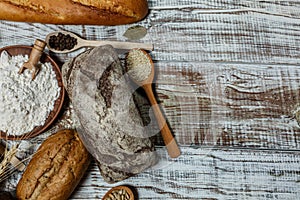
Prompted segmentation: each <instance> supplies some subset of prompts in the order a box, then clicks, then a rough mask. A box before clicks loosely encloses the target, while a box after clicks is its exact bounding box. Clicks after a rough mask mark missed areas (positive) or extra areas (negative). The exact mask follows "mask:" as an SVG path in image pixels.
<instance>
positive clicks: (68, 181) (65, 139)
mask: <svg viewBox="0 0 300 200" xmlns="http://www.w3.org/2000/svg"><path fill="white" fill-rule="evenodd" d="M89 163H90V155H89V153H88V152H87V150H86V149H85V147H84V146H83V144H82V142H81V140H80V139H79V137H78V135H77V133H76V132H75V131H73V130H63V131H60V132H58V133H56V134H54V135H52V136H50V137H49V138H47V139H46V140H45V141H44V142H43V143H42V145H41V146H40V147H39V149H38V150H37V152H36V154H34V156H33V157H32V159H31V161H30V162H29V164H28V166H27V168H26V170H25V172H24V174H23V175H22V178H21V179H20V181H19V183H18V185H17V198H18V199H20V200H25V199H26V200H49V199H51V200H67V199H68V197H69V196H70V195H71V193H72V192H73V190H74V189H75V187H76V186H77V184H78V183H79V181H80V179H81V178H82V176H83V174H84V172H85V171H86V169H87V167H88V165H89Z"/></svg>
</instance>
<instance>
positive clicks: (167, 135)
mask: <svg viewBox="0 0 300 200" xmlns="http://www.w3.org/2000/svg"><path fill="white" fill-rule="evenodd" d="M143 88H144V90H145V92H146V94H147V96H148V99H149V101H150V104H151V105H152V108H153V111H154V115H155V117H156V120H157V123H158V126H159V128H160V132H161V135H162V137H163V140H164V143H165V145H166V148H167V151H168V154H169V156H170V157H171V158H177V157H178V156H180V149H179V147H178V145H177V142H176V140H175V138H174V137H173V135H172V133H171V131H170V129H169V126H168V124H167V122H166V119H165V117H164V116H163V114H162V112H161V110H160V108H159V105H158V104H157V101H156V99H155V97H154V94H153V91H152V87H151V84H146V85H143Z"/></svg>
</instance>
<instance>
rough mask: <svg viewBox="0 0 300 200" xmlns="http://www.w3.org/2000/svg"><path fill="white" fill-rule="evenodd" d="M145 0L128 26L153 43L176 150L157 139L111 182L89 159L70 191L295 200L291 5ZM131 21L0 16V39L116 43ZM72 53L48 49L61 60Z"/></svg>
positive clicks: (299, 113) (298, 66)
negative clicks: (60, 34) (143, 157)
mask: <svg viewBox="0 0 300 200" xmlns="http://www.w3.org/2000/svg"><path fill="white" fill-rule="evenodd" d="M148 2H149V6H150V13H149V15H148V17H147V18H145V19H144V20H143V21H141V22H139V23H137V24H138V25H141V26H144V27H146V28H147V29H148V34H147V35H146V37H145V38H143V39H142V40H141V41H142V42H145V43H146V42H147V43H148V42H150V43H153V44H154V45H155V50H154V51H153V52H151V55H152V57H153V59H154V62H155V67H156V69H157V79H156V82H155V87H156V93H157V96H158V100H159V102H160V105H161V107H162V108H163V111H164V112H165V114H166V116H167V119H168V122H169V124H170V127H171V128H172V131H173V133H174V135H175V136H176V139H177V141H178V142H179V144H180V148H181V151H182V156H180V157H179V158H177V159H169V158H168V157H167V154H166V151H165V149H164V148H163V146H162V142H161V141H160V137H157V143H156V146H157V150H158V152H159V154H160V155H161V162H160V163H159V165H158V166H155V167H154V168H153V169H149V170H147V171H145V172H143V173H141V174H139V175H137V176H135V177H132V178H129V179H127V180H125V181H122V182H120V183H117V184H113V185H110V184H107V183H105V182H104V181H103V179H102V177H101V176H100V174H99V170H98V168H97V166H96V165H95V163H93V164H92V165H91V166H90V168H89V170H88V172H87V173H86V175H85V177H84V178H83V180H82V181H81V183H80V185H79V186H78V188H77V190H76V191H75V192H74V194H73V195H72V198H71V199H101V197H102V196H103V195H104V194H105V192H106V191H108V190H109V189H110V188H111V187H113V186H116V185H123V184H128V185H131V186H134V187H135V188H136V190H137V192H138V194H139V199H155V200H156V199H299V198H300V197H299V196H300V153H299V152H300V126H299V123H300V77H299V75H300V48H299V46H300V3H299V2H297V1H291V0H287V1H274V0H267V1H258V0H252V1H228V3H227V1H215V0H198V1H192V0H178V1H173V0H162V1H156V0H149V1H148ZM137 24H133V25H137ZM133 25H124V26H112V27H105V26H62V25H49V24H38V23H34V24H32V23H15V22H7V21H1V22H0V30H1V32H0V46H1V47H2V46H7V45H14V44H25V45H32V44H33V42H34V39H36V38H44V37H45V36H46V34H48V33H49V32H52V31H57V30H68V31H72V32H74V33H77V34H79V35H81V36H83V37H84V38H87V39H110V40H120V41H123V40H126V38H125V37H123V33H124V32H125V31H126V30H127V28H128V27H130V26H133ZM76 53H78V52H75V53H71V54H66V55H57V54H53V53H51V55H52V56H53V57H55V58H56V59H57V60H60V62H61V63H63V62H65V61H66V60H67V59H69V58H71V57H74V56H75V55H76ZM36 141H39V140H38V139H36ZM10 189H11V188H10ZM0 190H1V189H0Z"/></svg>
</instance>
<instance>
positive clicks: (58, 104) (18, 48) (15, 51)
mask: <svg viewBox="0 0 300 200" xmlns="http://www.w3.org/2000/svg"><path fill="white" fill-rule="evenodd" d="M31 50H32V47H30V46H24V45H14V46H7V47H3V48H1V49H0V54H1V53H2V51H7V52H8V53H9V55H11V56H15V55H28V57H29V55H30V53H31ZM40 61H41V62H42V63H45V62H50V63H51V65H52V67H53V70H54V72H55V74H56V78H57V82H58V86H59V87H60V94H59V97H58V98H57V100H56V101H55V104H54V109H53V110H52V111H51V112H50V114H49V116H48V118H47V119H46V121H45V124H44V125H42V126H37V127H35V128H34V129H33V130H32V131H30V132H27V133H24V134H22V135H17V136H15V135H7V134H6V133H5V132H2V131H0V138H2V139H7V140H23V139H29V138H32V137H35V136H37V135H39V134H41V133H42V132H43V131H45V130H46V129H47V128H48V127H49V126H50V125H51V124H52V123H53V121H54V120H55V119H56V117H57V116H58V114H59V112H60V110H61V108H62V105H63V101H64V98H65V89H64V86H63V81H62V75H61V72H60V69H59V67H58V65H57V64H56V62H55V61H54V60H53V59H52V58H51V57H50V56H49V55H47V54H46V53H43V55H42V57H41V59H40Z"/></svg>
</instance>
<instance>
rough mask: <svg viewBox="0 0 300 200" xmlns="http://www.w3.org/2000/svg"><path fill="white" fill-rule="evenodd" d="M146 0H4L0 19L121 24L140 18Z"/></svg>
mask: <svg viewBox="0 0 300 200" xmlns="http://www.w3.org/2000/svg"><path fill="white" fill-rule="evenodd" d="M147 12H148V3H147V0H59V1H57V0H5V1H0V20H10V21H19V22H39V23H47V24H89V25H120V24H128V23H133V22H136V21H139V20H141V19H142V18H144V17H145V16H146V14H147Z"/></svg>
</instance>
